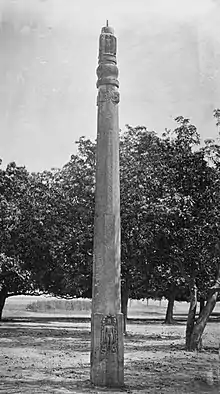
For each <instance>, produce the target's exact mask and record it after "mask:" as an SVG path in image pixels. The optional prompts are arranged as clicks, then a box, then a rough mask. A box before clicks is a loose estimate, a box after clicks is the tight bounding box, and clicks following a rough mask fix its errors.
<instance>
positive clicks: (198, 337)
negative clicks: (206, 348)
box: [190, 290, 218, 350]
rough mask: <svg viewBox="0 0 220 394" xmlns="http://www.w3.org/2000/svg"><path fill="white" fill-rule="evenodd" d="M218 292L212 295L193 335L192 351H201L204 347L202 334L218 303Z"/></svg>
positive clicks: (191, 341)
mask: <svg viewBox="0 0 220 394" xmlns="http://www.w3.org/2000/svg"><path fill="white" fill-rule="evenodd" d="M217 297H218V290H217V291H216V292H215V293H212V294H211V295H210V296H209V297H208V300H207V302H206V305H205V306H204V308H203V310H202V312H201V314H200V316H199V318H198V320H197V322H196V324H195V326H194V328H193V331H192V335H191V340H190V350H200V349H201V347H202V334H203V331H204V329H205V326H206V324H207V321H208V318H209V316H210V315H211V313H212V311H213V309H214V307H215V304H216V302H217Z"/></svg>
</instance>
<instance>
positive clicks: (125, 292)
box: [121, 283, 129, 335]
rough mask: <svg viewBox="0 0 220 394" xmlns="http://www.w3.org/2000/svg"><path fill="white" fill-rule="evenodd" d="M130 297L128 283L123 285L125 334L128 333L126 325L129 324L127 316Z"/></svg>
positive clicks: (122, 310)
mask: <svg viewBox="0 0 220 394" xmlns="http://www.w3.org/2000/svg"><path fill="white" fill-rule="evenodd" d="M128 297H129V291H128V287H127V285H126V283H124V284H123V285H122V286H121V312H122V313H123V316H124V334H125V335H126V334H127V331H126V326H127V317H128Z"/></svg>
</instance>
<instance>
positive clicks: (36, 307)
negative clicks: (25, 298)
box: [26, 300, 91, 312]
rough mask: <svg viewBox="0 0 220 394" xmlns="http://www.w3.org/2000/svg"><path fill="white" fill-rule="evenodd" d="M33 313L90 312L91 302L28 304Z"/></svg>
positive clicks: (53, 301) (66, 301) (50, 301)
mask: <svg viewBox="0 0 220 394" xmlns="http://www.w3.org/2000/svg"><path fill="white" fill-rule="evenodd" d="M26 309H27V310H28V311H31V312H54V311H56V310H57V311H90V310H91V300H42V301H36V302H32V303H30V304H28V305H27V306H26Z"/></svg>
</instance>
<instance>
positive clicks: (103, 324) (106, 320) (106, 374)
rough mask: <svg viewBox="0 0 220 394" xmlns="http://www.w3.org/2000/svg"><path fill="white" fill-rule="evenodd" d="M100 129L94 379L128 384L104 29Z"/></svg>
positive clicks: (113, 105)
mask: <svg viewBox="0 0 220 394" xmlns="http://www.w3.org/2000/svg"><path fill="white" fill-rule="evenodd" d="M97 76H98V81H97V88H98V98H97V106H98V125H97V126H98V127H97V155H96V162H97V164H96V193H95V219H94V254H93V295H92V316H91V321H92V324H91V382H92V383H93V384H95V385H97V386H105V387H122V386H123V385H124V340H123V315H122V314H121V313H120V312H121V283H120V184H119V126H118V103H119V93H118V87H119V82H118V80H117V77H118V68H117V66H116V37H115V36H114V31H113V29H112V28H110V27H109V26H108V25H107V26H106V27H103V28H102V31H101V35H100V40H99V66H98V68H97Z"/></svg>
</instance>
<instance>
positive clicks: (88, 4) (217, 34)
mask: <svg viewBox="0 0 220 394" xmlns="http://www.w3.org/2000/svg"><path fill="white" fill-rule="evenodd" d="M106 19H109V24H110V25H111V26H113V27H114V29H115V33H116V36H117V38H118V65H119V71H120V93H121V102H120V128H121V129H124V128H125V124H126V123H128V124H131V125H133V126H136V125H145V126H147V127H148V128H149V129H154V130H155V131H157V132H158V133H161V132H162V131H163V130H164V128H165V127H174V126H175V123H174V122H173V121H172V119H173V118H174V117H176V116H178V115H183V116H186V117H189V118H190V119H191V121H192V122H193V123H194V124H195V125H196V126H197V127H198V129H199V132H200V133H201V135H202V137H203V138H208V137H214V136H215V135H216V133H217V131H216V127H215V122H214V120H213V117H212V112H213V109H214V108H216V107H220V1H219V0H111V1H103V0H0V136H1V139H0V158H2V159H3V164H7V163H8V162H10V161H16V162H17V164H20V165H26V166H27V168H28V169H29V170H33V171H38V170H39V171H41V170H44V169H49V168H51V167H60V166H62V165H63V164H65V163H66V162H67V161H68V160H69V158H70V155H71V153H73V152H74V151H75V145H74V142H75V141H76V140H77V139H78V138H79V137H80V136H82V135H85V136H88V137H90V138H93V139H94V138H95V137H96V95H97V91H96V79H97V78H96V67H97V54H98V38H99V34H100V30H101V28H102V26H104V25H105V22H106Z"/></svg>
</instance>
